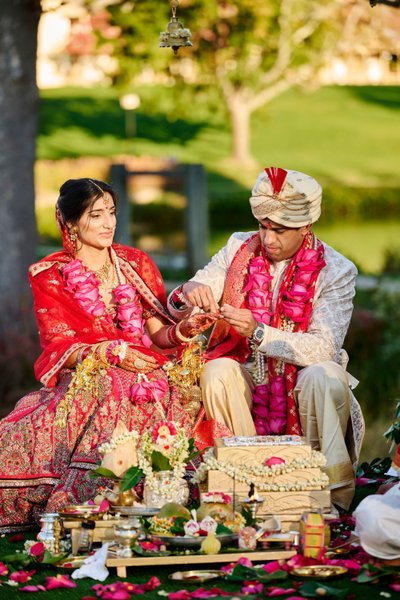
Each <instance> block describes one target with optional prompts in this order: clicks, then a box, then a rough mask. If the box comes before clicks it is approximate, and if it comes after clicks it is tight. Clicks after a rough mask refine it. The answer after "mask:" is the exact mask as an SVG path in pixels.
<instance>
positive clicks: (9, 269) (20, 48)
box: [0, 0, 41, 345]
mask: <svg viewBox="0 0 400 600" xmlns="http://www.w3.org/2000/svg"><path fill="white" fill-rule="evenodd" d="M40 12H41V9H40V0H6V1H3V2H1V6H0V80H1V89H0V149H1V151H0V181H1V201H0V202H1V218H0V255H1V261H0V342H1V341H2V342H3V344H2V345H4V344H5V340H6V339H7V335H8V334H9V333H11V334H13V333H15V332H17V331H18V330H19V328H20V327H21V324H22V323H26V312H27V311H28V310H29V306H30V302H31V294H30V290H29V285H28V279H27V270H28V266H29V264H30V263H32V262H34V261H35V260H36V222H35V196H34V177H33V169H34V160H35V140H36V132H37V115H38V92H37V86H36V49H37V29H38V23H39V17H40ZM12 337H13V336H12Z"/></svg>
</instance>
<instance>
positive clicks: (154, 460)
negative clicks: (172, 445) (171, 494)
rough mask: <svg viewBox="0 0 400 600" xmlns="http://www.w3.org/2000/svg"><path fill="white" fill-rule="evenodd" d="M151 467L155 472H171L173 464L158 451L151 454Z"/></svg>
mask: <svg viewBox="0 0 400 600" xmlns="http://www.w3.org/2000/svg"><path fill="white" fill-rule="evenodd" d="M151 466H152V468H153V471H171V469H172V467H171V463H170V462H169V459H168V458H167V457H166V456H164V454H162V453H161V452H159V451H158V450H153V452H152V453H151Z"/></svg>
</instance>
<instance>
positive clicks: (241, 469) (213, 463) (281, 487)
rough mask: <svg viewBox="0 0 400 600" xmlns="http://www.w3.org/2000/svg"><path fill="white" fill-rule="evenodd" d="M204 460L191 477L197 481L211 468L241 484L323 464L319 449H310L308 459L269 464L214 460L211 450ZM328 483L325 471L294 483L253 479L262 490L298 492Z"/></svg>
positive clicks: (201, 479)
mask: <svg viewBox="0 0 400 600" xmlns="http://www.w3.org/2000/svg"><path fill="white" fill-rule="evenodd" d="M203 460H204V462H203V463H202V464H201V465H200V467H199V468H198V469H197V472H196V473H195V475H194V477H193V478H194V480H195V481H197V482H200V481H204V479H205V478H206V475H207V472H208V471H211V470H217V471H222V472H223V473H225V474H226V475H228V476H229V477H231V478H232V479H235V480H236V481H239V482H241V483H246V484H247V485H250V484H251V483H254V477H257V478H258V479H268V478H271V477H275V476H277V475H284V474H286V473H291V472H292V471H295V470H299V469H309V468H313V467H323V466H325V465H326V459H325V457H324V455H323V454H322V453H321V452H318V451H316V450H312V451H311V456H310V458H295V459H293V460H289V461H286V462H284V463H280V464H277V465H271V466H270V467H268V466H264V465H257V466H252V465H245V464H237V465H234V464H232V463H229V462H226V461H223V460H218V459H217V458H215V455H214V452H213V450H212V449H211V450H209V451H208V452H206V453H205V455H204V457H203ZM327 485H329V477H328V476H327V475H326V474H325V473H321V475H320V476H319V477H313V478H311V479H309V480H308V481H298V482H294V483H264V482H260V481H257V490H259V491H262V492H294V491H296V492H298V491H308V490H315V489H316V488H320V489H323V488H325V487H326V486H327Z"/></svg>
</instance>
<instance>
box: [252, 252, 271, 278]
mask: <svg viewBox="0 0 400 600" xmlns="http://www.w3.org/2000/svg"><path fill="white" fill-rule="evenodd" d="M247 270H248V273H249V275H255V274H256V273H263V272H265V263H264V258H263V257H262V256H256V257H255V258H252V259H251V260H250V261H249V265H248V268H247ZM271 279H272V277H271Z"/></svg>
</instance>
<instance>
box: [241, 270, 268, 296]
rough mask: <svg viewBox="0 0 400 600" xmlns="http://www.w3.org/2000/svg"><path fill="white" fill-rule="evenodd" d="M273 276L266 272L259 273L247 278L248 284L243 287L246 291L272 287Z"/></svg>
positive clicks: (266, 289)
mask: <svg viewBox="0 0 400 600" xmlns="http://www.w3.org/2000/svg"><path fill="white" fill-rule="evenodd" d="M270 283H271V278H270V277H269V276H268V275H266V274H265V273H258V274H256V275H252V276H251V277H248V278H247V281H246V284H245V286H244V287H243V291H244V292H249V291H250V290H265V291H268V290H269V289H270Z"/></svg>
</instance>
